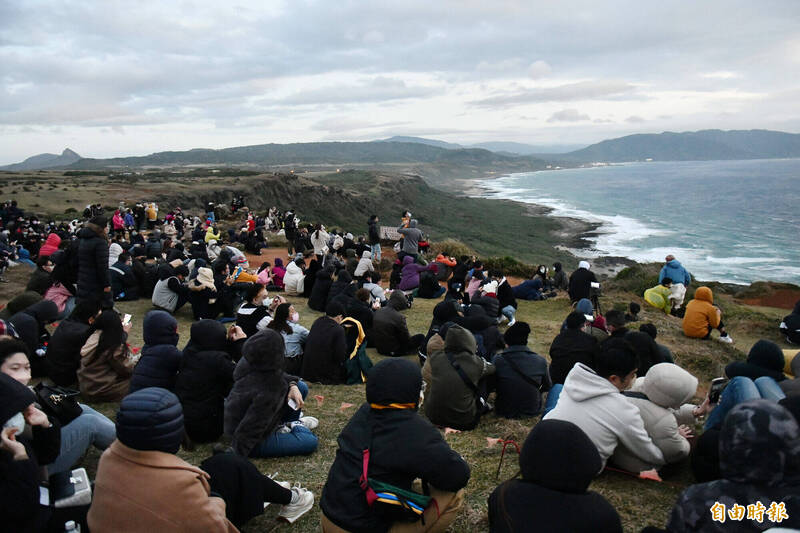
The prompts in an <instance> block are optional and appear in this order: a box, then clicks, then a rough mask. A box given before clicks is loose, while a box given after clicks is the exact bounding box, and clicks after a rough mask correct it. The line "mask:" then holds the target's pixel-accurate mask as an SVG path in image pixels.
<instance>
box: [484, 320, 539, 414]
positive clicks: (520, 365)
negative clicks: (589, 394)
mask: <svg viewBox="0 0 800 533" xmlns="http://www.w3.org/2000/svg"><path fill="white" fill-rule="evenodd" d="M530 333H531V328H530V326H529V325H528V323H527V322H517V323H516V324H514V325H511V326H509V327H508V329H507V330H506V332H505V333H504V334H503V338H504V340H505V343H506V345H508V348H506V349H505V350H503V352H502V353H500V354H498V355H497V357H495V358H494V366H495V368H496V371H495V383H496V384H497V385H496V386H497V399H496V403H495V409H496V411H497V414H498V415H500V416H504V417H506V418H519V417H523V416H536V415H538V414H539V413H540V412H541V411H542V393H544V392H547V391H549V390H550V386H551V383H550V374H549V373H548V372H547V361H546V360H545V358H544V357H542V356H541V355H539V354H537V353H534V352H532V351H531V350H530V349H529V348H528V335H530Z"/></svg>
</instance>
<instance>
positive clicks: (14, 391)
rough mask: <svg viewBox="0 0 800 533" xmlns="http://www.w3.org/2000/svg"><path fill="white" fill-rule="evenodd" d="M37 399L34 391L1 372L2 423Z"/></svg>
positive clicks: (0, 417) (0, 412)
mask: <svg viewBox="0 0 800 533" xmlns="http://www.w3.org/2000/svg"><path fill="white" fill-rule="evenodd" d="M35 401H36V396H34V394H33V391H31V390H30V389H29V388H28V387H26V386H25V385H23V384H22V383H20V382H19V381H17V380H16V379H14V378H12V377H11V376H9V375H8V374H4V373H2V372H0V424H5V423H6V421H7V420H8V419H9V418H11V417H12V416H14V415H15V414H17V413H19V412H20V411H22V410H24V409H25V408H26V407H28V406H29V405H30V404H32V403H33V402H35Z"/></svg>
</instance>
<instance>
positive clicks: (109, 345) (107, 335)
mask: <svg viewBox="0 0 800 533" xmlns="http://www.w3.org/2000/svg"><path fill="white" fill-rule="evenodd" d="M89 331H90V333H94V332H95V331H99V332H100V340H99V341H98V343H97V349H96V350H95V359H98V358H100V359H106V358H108V357H110V356H111V355H112V354H113V353H114V352H115V351H117V350H118V349H119V347H120V346H122V345H123V344H125V341H126V340H128V334H127V333H125V330H123V329H122V321H121V320H120V319H119V314H118V313H117V312H116V311H114V310H113V309H106V310H105V311H103V312H102V313H100V316H98V317H97V318H96V319H95V321H94V323H93V324H92V326H91V328H90V330H89Z"/></svg>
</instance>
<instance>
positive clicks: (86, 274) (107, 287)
mask: <svg viewBox="0 0 800 533" xmlns="http://www.w3.org/2000/svg"><path fill="white" fill-rule="evenodd" d="M78 240H79V244H78V291H77V295H76V296H77V298H76V300H77V303H80V302H83V301H94V302H97V303H100V304H102V306H103V308H108V309H110V308H111V307H112V306H113V300H112V297H111V278H110V277H109V275H108V218H106V217H104V216H103V215H98V216H95V217H92V218H91V219H89V222H87V223H86V226H85V227H84V228H82V229H81V230H80V231H79V232H78Z"/></svg>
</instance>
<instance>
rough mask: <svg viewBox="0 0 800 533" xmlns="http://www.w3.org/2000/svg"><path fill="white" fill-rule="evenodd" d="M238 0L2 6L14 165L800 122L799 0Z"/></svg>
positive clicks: (1, 116) (545, 139)
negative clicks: (65, 153) (312, 145)
mask: <svg viewBox="0 0 800 533" xmlns="http://www.w3.org/2000/svg"><path fill="white" fill-rule="evenodd" d="M224 4H230V5H224ZM234 4H235V2H216V1H214V2H211V1H209V2H191V1H182V2H178V1H173V2H145V1H142V2H138V1H137V2H130V1H125V2H122V1H120V2H117V1H114V0H104V1H98V2H94V1H89V0H82V1H75V2H70V1H64V0H59V1H47V0H36V1H33V0H3V1H2V2H0V164H6V163H12V162H16V161H20V160H22V159H24V158H25V157H28V156H30V155H33V154H36V153H40V152H60V151H61V150H62V149H63V148H64V147H67V146H68V147H70V148H72V149H74V150H75V151H77V152H78V153H80V154H81V155H83V156H86V157H110V156H116V155H142V154H147V153H151V152H155V151H161V150H183V149H189V148H195V147H207V148H223V147H227V146H239V145H245V144H260V143H268V142H275V143H286V142H305V141H329V140H370V139H376V138H384V137H388V136H391V135H419V136H426V137H434V138H438V139H442V140H447V141H451V142H461V143H471V142H481V141H499V140H505V141H517V142H526V143H532V144H554V143H571V144H572V143H586V144H589V143H592V142H596V141H599V140H602V139H606V138H611V137H617V136H621V135H626V134H630V133H641V132H661V131H665V130H670V131H686V130H696V129H704V128H722V129H742V128H768V129H777V130H783V131H790V132H800V105H798V103H799V102H800V2H798V1H797V0H783V1H776V0H760V1H758V2H753V1H752V0H746V1H739V0H720V1H717V0H704V1H699V2H692V1H675V2H664V1H649V0H638V1H610V0H606V1H603V2H597V1H596V0H588V1H562V2H552V1H532V0H527V1H526V0H521V1H502V0H494V1H492V2H487V1H485V0H475V1H473V0H459V1H456V0H453V1H443V0H439V1H430V0H425V1H416V0H404V1H402V2H375V1H364V2H355V1H347V0H338V1H335V2H334V1H305V0H292V1H266V0H260V1H257V2H252V3H249V4H248V3H240V4H238V5H234Z"/></svg>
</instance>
